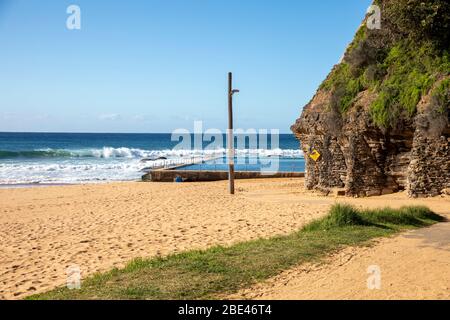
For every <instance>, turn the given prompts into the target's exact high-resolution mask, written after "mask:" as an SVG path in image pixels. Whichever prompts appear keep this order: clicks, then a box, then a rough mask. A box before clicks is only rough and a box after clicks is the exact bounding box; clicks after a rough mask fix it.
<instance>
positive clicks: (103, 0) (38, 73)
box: [0, 0, 371, 133]
mask: <svg viewBox="0 0 450 320" xmlns="http://www.w3.org/2000/svg"><path fill="white" fill-rule="evenodd" d="M370 3H371V1H370V0H343V1H336V0H321V1H302V0H245V1H242V0H240V1H239V0H226V1H225V0H148V1H143V0H142V1H138V0H129V1H107V0H72V1H62V0H59V1H54V0H47V1H43V0H40V1H38V0H33V1H29V0H28V1H27V0H0V41H1V50H0V74H1V77H0V88H1V89H0V131H47V132H171V131H172V130H174V129H176V128H187V129H191V128H192V127H193V121H194V120H203V122H204V127H206V128H219V129H223V128H225V127H226V125H227V99H226V88H227V78H226V77H227V72H229V71H232V72H233V74H234V78H235V87H237V88H239V89H240V90H241V93H240V94H239V95H238V96H236V98H235V126H236V127H239V128H244V129H248V128H256V129H259V128H267V129H280V130H281V132H285V133H286V132H289V127H290V125H291V124H292V123H293V122H294V121H295V119H296V118H297V117H298V116H299V115H300V112H301V108H302V107H303V106H304V105H305V104H306V103H308V101H309V100H310V99H311V97H312V96H313V95H314V93H315V91H316V89H317V87H318V85H319V84H320V83H321V81H322V80H323V79H324V78H325V77H326V75H327V74H328V72H329V71H330V69H331V68H332V66H333V65H334V64H336V63H337V62H338V61H339V58H340V57H341V56H342V54H343V52H344V49H345V47H346V46H347V45H348V43H349V42H350V41H351V39H352V38H353V35H354V33H355V31H356V29H357V27H358V26H359V25H360V23H361V21H362V19H363V17H364V14H365V11H366V9H367V7H368V6H369V5H370ZM71 4H76V5H78V6H79V7H80V8H81V30H68V29H67V28H66V19H67V17H68V14H67V13H66V9H67V7H68V6H69V5H71Z"/></svg>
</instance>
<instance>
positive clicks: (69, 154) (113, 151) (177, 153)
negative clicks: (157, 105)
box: [0, 147, 303, 159]
mask: <svg viewBox="0 0 450 320" xmlns="http://www.w3.org/2000/svg"><path fill="white" fill-rule="evenodd" d="M225 152H226V150H225V149H218V150H208V149H206V150H177V149H172V150H170V149H167V150H143V149H133V148H125V147H123V148H112V147H103V148H100V149H79V150H69V149H61V150H54V149H38V150H25V151H5V150H0V159H17V158H22V159H39V158H101V159H109V158H128V159H144V158H150V159H153V158H154V159H157V158H160V157H166V158H179V157H190V156H192V157H194V156H195V157H197V156H209V155H214V154H225ZM236 154H237V155H238V156H244V155H254V156H281V157H291V158H302V157H303V152H302V151H301V150H292V149H274V150H268V149H255V150H252V149H250V150H249V149H245V150H236Z"/></svg>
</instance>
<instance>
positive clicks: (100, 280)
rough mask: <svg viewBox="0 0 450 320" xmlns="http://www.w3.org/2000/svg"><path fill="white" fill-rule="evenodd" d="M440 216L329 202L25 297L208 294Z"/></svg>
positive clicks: (187, 296) (412, 209) (422, 210)
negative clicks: (299, 215)
mask: <svg viewBox="0 0 450 320" xmlns="http://www.w3.org/2000/svg"><path fill="white" fill-rule="evenodd" d="M442 220H443V218H442V217H440V216H438V215H436V214H434V213H433V212H431V211H430V210H429V209H428V208H426V207H405V208H401V209H398V210H394V209H390V208H386V209H380V210H364V211H362V210H357V209H355V208H353V207H351V206H348V205H335V206H333V207H332V208H331V210H330V213H329V214H328V215H327V216H325V217H324V218H322V219H320V220H317V221H314V222H312V223H310V224H309V225H307V226H305V227H304V228H303V229H302V230H300V231H298V232H295V233H292V234H290V235H287V236H280V237H274V238H270V239H260V240H255V241H249V242H244V243H239V244H236V245H233V246H230V247H220V246H219V247H214V248H210V249H207V250H203V251H189V252H186V253H181V254H176V255H171V256H168V257H165V258H152V259H136V260H134V261H132V262H130V263H129V264H128V265H127V266H126V267H125V268H123V269H120V270H119V269H113V270H112V271H110V272H107V273H103V274H96V275H94V276H92V277H90V278H88V279H86V280H85V281H83V283H82V289H81V290H69V289H67V288H58V289H55V290H53V291H50V292H47V293H44V294H39V295H35V296H32V297H30V298H29V299H211V298H214V297H217V296H219V295H222V294H227V293H232V292H235V291H237V290H239V289H241V288H243V287H247V286H250V285H252V284H254V283H256V282H260V281H263V280H265V279H268V278H270V277H273V276H275V275H277V274H279V273H280V272H282V271H283V270H286V269H288V268H290V267H293V266H295V265H297V264H299V263H305V262H309V261H313V260H316V259H320V258H322V257H324V256H325V255H327V254H329V253H330V252H332V251H334V250H337V249H340V248H342V247H344V246H352V245H360V244H364V243H367V241H369V240H371V239H373V238H377V237H383V236H388V235H391V234H394V233H396V232H400V231H403V230H406V229H413V228H418V227H424V226H429V225H432V224H434V223H436V222H439V221H442Z"/></svg>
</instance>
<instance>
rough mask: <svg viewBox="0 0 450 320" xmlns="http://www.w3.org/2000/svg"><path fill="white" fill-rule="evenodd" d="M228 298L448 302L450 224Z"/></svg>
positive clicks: (364, 249) (342, 255) (340, 256)
mask: <svg viewBox="0 0 450 320" xmlns="http://www.w3.org/2000/svg"><path fill="white" fill-rule="evenodd" d="M371 266H377V267H379V271H381V273H380V277H379V278H378V276H377V275H376V274H374V273H368V271H369V270H368V268H369V267H371ZM372 268H373V267H372ZM371 270H374V271H376V269H371ZM372 272H373V271H372ZM374 276H375V277H374ZM369 279H370V280H372V281H369V284H370V286H371V288H372V289H369V288H368V284H367V282H368V280H369ZM378 279H379V280H380V281H379V283H378V282H376V281H378ZM373 281H375V282H373ZM377 284H379V289H378V288H377ZM230 298H232V299H275V300H278V299H282V300H284V299H287V300H299V299H300V300H303V299H446V300H448V299H450V223H441V224H438V225H435V226H432V227H430V228H426V229H420V230H414V231H410V232H407V233H404V234H401V235H399V236H396V237H393V238H386V239H382V240H378V241H377V242H376V245H375V246H373V247H359V248H347V249H344V250H343V251H342V252H339V253H337V254H335V255H333V256H331V257H329V258H327V259H326V261H325V262H324V263H323V264H315V265H311V264H309V265H303V266H299V267H296V268H293V269H291V270H288V271H286V272H284V273H283V274H281V275H279V276H277V277H275V278H273V279H270V280H269V281H267V282H265V283H262V284H258V285H256V286H254V287H252V288H249V289H246V290H243V291H241V292H239V293H238V294H235V295H233V296H232V297H230Z"/></svg>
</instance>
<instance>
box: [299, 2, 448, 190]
mask: <svg viewBox="0 0 450 320" xmlns="http://www.w3.org/2000/svg"><path fill="white" fill-rule="evenodd" d="M374 5H377V6H378V7H379V8H380V13H381V25H380V27H381V28H378V29H377V28H375V29H374V28H369V27H368V25H369V24H368V23H367V20H368V19H373V18H374V17H373V16H372V15H370V16H367V17H366V20H365V21H364V22H363V23H362V25H361V27H360V28H359V30H358V31H357V33H356V35H355V38H354V40H353V42H352V43H351V44H350V45H349V47H348V48H347V51H346V52H345V55H344V58H343V60H342V62H341V63H340V64H338V65H336V66H335V67H334V68H333V70H332V71H331V72H330V74H329V75H328V77H327V79H326V80H325V81H324V82H323V83H322V85H321V86H320V88H319V89H318V91H317V93H316V94H315V96H314V97H313V99H312V100H311V101H310V102H309V103H308V104H307V105H306V106H305V107H304V108H303V112H302V115H301V117H300V118H299V119H298V120H297V121H296V123H295V124H294V125H293V126H292V131H293V132H294V134H295V135H296V136H297V137H298V139H299V140H300V141H301V146H302V149H303V151H304V153H305V158H306V162H307V165H306V168H307V169H306V170H307V173H306V185H307V187H308V188H309V189H319V190H322V191H324V192H326V193H328V192H329V191H330V190H331V189H335V188H340V189H341V192H345V194H346V195H349V196H373V195H380V194H386V193H392V192H396V191H399V190H407V191H408V193H409V194H410V195H411V196H413V197H418V196H419V197H421V196H436V195H439V194H441V193H442V192H445V191H446V189H448V188H450V102H449V101H450V55H449V51H450V50H449V48H450V47H449V40H450V39H449V35H450V4H449V3H448V1H446V0H428V1H420V0H379V1H375V2H374ZM314 155H316V156H319V155H320V156H319V157H318V158H317V157H314ZM313 158H314V159H313ZM447 191H448V190H447Z"/></svg>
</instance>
